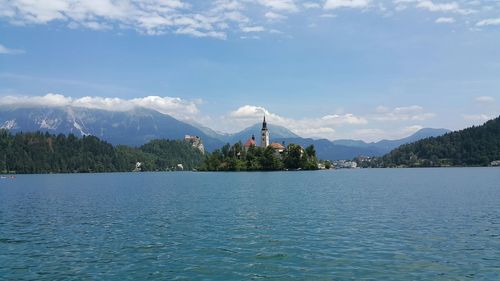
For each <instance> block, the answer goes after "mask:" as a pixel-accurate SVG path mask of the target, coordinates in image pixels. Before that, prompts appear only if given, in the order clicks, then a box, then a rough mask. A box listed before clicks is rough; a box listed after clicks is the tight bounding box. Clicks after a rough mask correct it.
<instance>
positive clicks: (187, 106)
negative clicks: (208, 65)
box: [0, 93, 199, 120]
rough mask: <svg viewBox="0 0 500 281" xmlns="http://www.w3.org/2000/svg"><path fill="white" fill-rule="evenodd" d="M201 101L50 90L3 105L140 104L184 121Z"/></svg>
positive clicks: (123, 107) (112, 107)
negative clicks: (73, 95)
mask: <svg viewBox="0 0 500 281" xmlns="http://www.w3.org/2000/svg"><path fill="white" fill-rule="evenodd" d="M198 104H199V101H197V100H196V101H188V100H183V99H181V98H175V97H159V96H147V97H144V98H134V99H121V98H108V97H90V96H87V97H81V98H76V99H75V98H71V97H66V96H64V95H60V94H53V93H49V94H47V95H45V96H5V97H1V98H0V106H8V107H17V108H19V107H21V108H22V107H38V106H43V107H64V106H75V107H83V108H92V109H102V110H108V111H129V110H132V109H134V108H137V107H142V108H148V109H153V110H156V111H158V112H160V113H163V114H168V115H171V116H173V117H175V118H178V119H181V120H191V119H193V118H195V116H196V115H197V114H198V113H199V109H198Z"/></svg>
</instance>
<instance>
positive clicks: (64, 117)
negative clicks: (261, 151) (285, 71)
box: [0, 106, 449, 160]
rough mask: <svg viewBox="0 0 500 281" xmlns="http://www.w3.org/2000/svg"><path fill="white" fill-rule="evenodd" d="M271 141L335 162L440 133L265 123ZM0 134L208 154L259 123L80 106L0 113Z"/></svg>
mask: <svg viewBox="0 0 500 281" xmlns="http://www.w3.org/2000/svg"><path fill="white" fill-rule="evenodd" d="M268 128H269V131H270V135H271V141H274V142H280V143H282V142H285V144H288V143H296V144H300V145H302V146H307V145H310V144H313V145H314V146H315V148H316V152H317V155H318V157H319V158H320V159H325V160H327V159H328V160H338V159H352V158H354V157H357V156H360V155H363V156H382V155H384V154H386V153H388V152H390V151H391V150H393V149H395V148H397V147H398V146H400V145H402V144H406V143H411V142H414V141H418V140H421V139H425V138H428V137H435V136H440V135H443V134H445V133H447V132H449V130H446V129H429V128H426V129H422V130H420V131H418V132H416V133H415V134H413V135H411V136H409V137H406V138H403V139H399V140H382V141H379V142H372V143H366V142H363V141H360V140H335V141H330V140H327V139H311V138H302V137H300V136H298V135H297V134H295V133H293V132H292V131H290V130H288V129H287V128H285V127H282V126H278V125H274V124H270V123H268ZM0 129H7V130H10V131H11V132H13V133H15V132H21V131H22V132H33V131H47V132H49V133H53V134H69V133H73V134H75V135H77V136H83V135H94V136H97V137H99V138H101V139H103V140H106V141H108V142H110V143H112V144H115V145H117V144H124V145H130V146H140V145H142V144H144V143H146V142H148V141H150V140H152V139H183V138H184V136H185V135H196V136H199V137H201V139H202V140H203V143H204V145H205V148H206V149H207V150H208V151H213V150H215V149H217V148H220V147H221V146H222V145H224V144H225V143H236V142H238V141H241V142H243V143H244V142H245V141H246V140H247V139H248V138H250V137H251V136H252V135H255V137H256V139H257V140H258V139H259V136H260V129H261V124H255V125H253V126H250V127H248V128H246V129H244V130H242V131H240V132H238V133H234V134H224V133H219V132H216V131H214V130H212V129H210V128H207V127H204V126H201V125H199V124H188V123H186V122H183V121H180V120H177V119H175V118H173V117H171V116H169V115H166V114H162V113H160V112H157V111H154V110H151V109H145V108H135V109H132V110H129V111H125V112H117V111H107V110H101V109H89V108H81V107H71V106H67V107H31V108H7V107H3V108H0Z"/></svg>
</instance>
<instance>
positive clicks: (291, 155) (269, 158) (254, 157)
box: [200, 142, 318, 171]
mask: <svg viewBox="0 0 500 281" xmlns="http://www.w3.org/2000/svg"><path fill="white" fill-rule="evenodd" d="M316 169H318V159H317V157H316V151H315V149H314V146H312V145H310V146H308V147H306V148H305V149H303V148H302V147H301V146H299V145H297V144H289V145H288V146H287V147H286V149H285V151H283V152H282V153H278V152H277V151H275V150H274V149H273V148H271V147H267V148H261V147H257V146H250V147H249V148H245V147H244V146H243V145H242V144H241V142H238V143H236V144H234V145H233V146H231V145H229V144H226V145H225V146H223V147H222V148H221V149H217V150H215V151H214V152H212V153H211V154H210V155H208V156H207V158H206V159H205V161H204V162H203V164H202V165H201V166H200V170H202V171H279V170H316Z"/></svg>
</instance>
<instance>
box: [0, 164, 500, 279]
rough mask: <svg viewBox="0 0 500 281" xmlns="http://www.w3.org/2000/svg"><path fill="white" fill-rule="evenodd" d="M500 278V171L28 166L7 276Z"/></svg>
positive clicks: (4, 191)
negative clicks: (34, 170) (31, 169)
mask: <svg viewBox="0 0 500 281" xmlns="http://www.w3.org/2000/svg"><path fill="white" fill-rule="evenodd" d="M363 278H366V279H378V280H416V279H425V280H428V279H433V280H436V279H438V280H469V279H473V280H477V279H482V280H500V169H498V168H447V169H437V168H436V169H358V170H338V171H316V172H270V173H257V172H256V173H193V172H175V173H173V172H172V173H128V174H127V173H124V174H120V173H117V174H73V175H19V176H17V178H16V179H15V180H7V179H2V180H0V280H147V279H160V280H250V279H257V280H260V279H263V280H266V279H272V280H332V279H335V280H345V279H363Z"/></svg>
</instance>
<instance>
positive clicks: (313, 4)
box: [302, 2, 321, 9]
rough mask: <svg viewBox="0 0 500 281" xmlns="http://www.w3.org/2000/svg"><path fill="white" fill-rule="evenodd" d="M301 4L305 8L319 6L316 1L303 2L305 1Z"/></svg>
mask: <svg viewBox="0 0 500 281" xmlns="http://www.w3.org/2000/svg"><path fill="white" fill-rule="evenodd" d="M302 6H304V8H306V9H319V8H321V5H320V4H319V3H316V2H305V3H302Z"/></svg>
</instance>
